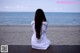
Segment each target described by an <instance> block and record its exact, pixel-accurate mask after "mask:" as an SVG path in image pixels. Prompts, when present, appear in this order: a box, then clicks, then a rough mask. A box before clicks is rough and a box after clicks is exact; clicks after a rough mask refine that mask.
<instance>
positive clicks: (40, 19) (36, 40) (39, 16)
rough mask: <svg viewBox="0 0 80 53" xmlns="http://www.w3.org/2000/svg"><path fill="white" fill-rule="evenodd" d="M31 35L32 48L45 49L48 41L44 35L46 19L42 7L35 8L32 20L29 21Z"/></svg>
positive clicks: (48, 43)
mask: <svg viewBox="0 0 80 53" xmlns="http://www.w3.org/2000/svg"><path fill="white" fill-rule="evenodd" d="M31 24H32V29H33V32H34V33H33V36H32V38H31V44H32V48H34V49H41V50H46V49H47V48H48V47H49V45H50V41H49V40H48V39H47V37H46V30H47V20H46V17H45V15H44V12H43V10H42V9H37V10H36V13H35V18H34V21H32V22H31Z"/></svg>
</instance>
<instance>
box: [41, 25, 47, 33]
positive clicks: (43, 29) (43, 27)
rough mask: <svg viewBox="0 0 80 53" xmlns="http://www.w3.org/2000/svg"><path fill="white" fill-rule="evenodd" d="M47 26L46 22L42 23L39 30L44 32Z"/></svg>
mask: <svg viewBox="0 0 80 53" xmlns="http://www.w3.org/2000/svg"><path fill="white" fill-rule="evenodd" d="M47 26H48V25H47V24H43V25H42V30H41V31H42V33H44V32H46V30H47Z"/></svg>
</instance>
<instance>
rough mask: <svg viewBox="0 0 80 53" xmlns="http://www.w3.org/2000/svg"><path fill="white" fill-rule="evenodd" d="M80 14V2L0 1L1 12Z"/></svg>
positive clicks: (46, 0) (65, 0) (59, 0)
mask: <svg viewBox="0 0 80 53" xmlns="http://www.w3.org/2000/svg"><path fill="white" fill-rule="evenodd" d="M38 8H41V9H43V10H44V11H45V12H80V0H0V12H35V11H36V9H38Z"/></svg>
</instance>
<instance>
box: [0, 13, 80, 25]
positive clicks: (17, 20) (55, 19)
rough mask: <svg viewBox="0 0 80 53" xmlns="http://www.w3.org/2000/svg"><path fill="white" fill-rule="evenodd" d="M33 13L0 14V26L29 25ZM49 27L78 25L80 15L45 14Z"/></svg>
mask: <svg viewBox="0 0 80 53" xmlns="http://www.w3.org/2000/svg"><path fill="white" fill-rule="evenodd" d="M34 15H35V13H34V12H0V25H30V23H31V21H32V20H33V19H34ZM45 16H46V18H47V21H48V24H49V25H80V13H68V12H67V13H66V12H65V13H62V12H45Z"/></svg>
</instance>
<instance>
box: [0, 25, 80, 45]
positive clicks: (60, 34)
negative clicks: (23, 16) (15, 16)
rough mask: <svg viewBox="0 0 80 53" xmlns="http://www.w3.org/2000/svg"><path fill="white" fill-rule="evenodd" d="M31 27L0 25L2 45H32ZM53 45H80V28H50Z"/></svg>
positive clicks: (49, 34) (0, 42)
mask: <svg viewBox="0 0 80 53" xmlns="http://www.w3.org/2000/svg"><path fill="white" fill-rule="evenodd" d="M32 34H33V31H32V27H31V26H30V25H0V45H2V44H7V45H31V36H32ZM47 38H48V39H49V40H50V41H51V45H80V26H48V29H47Z"/></svg>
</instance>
